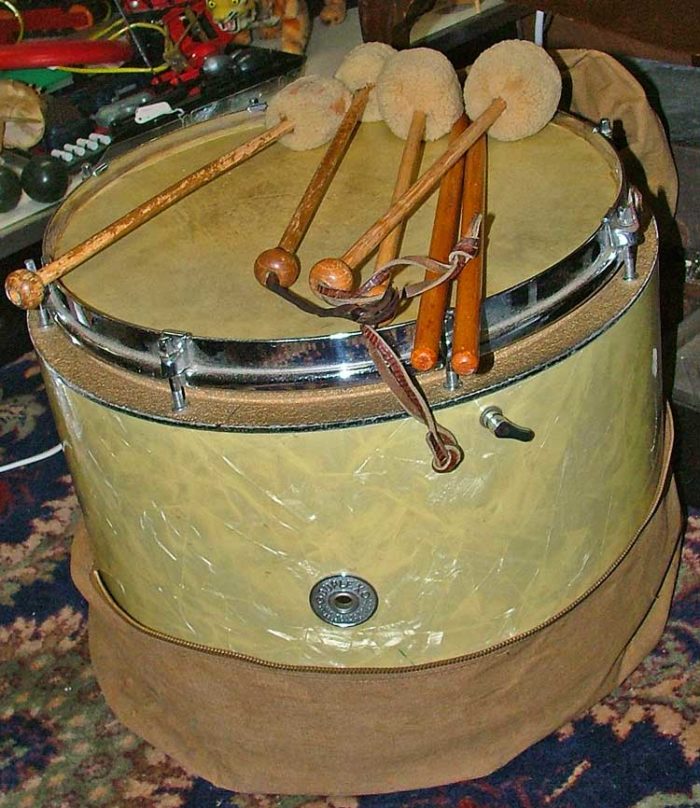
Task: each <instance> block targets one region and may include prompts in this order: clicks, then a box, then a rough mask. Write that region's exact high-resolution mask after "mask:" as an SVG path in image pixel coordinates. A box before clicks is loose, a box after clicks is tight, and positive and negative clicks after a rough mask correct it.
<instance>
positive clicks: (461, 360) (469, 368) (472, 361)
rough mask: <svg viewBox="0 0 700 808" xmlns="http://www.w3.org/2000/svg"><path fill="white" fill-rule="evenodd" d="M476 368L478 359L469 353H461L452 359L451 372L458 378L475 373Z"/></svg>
mask: <svg viewBox="0 0 700 808" xmlns="http://www.w3.org/2000/svg"><path fill="white" fill-rule="evenodd" d="M478 367H479V357H478V356H477V355H476V354H474V353H472V352H471V351H461V352H460V353H456V354H454V356H453V357H452V370H454V372H455V373H456V374H457V375H459V376H469V375H470V374H472V373H476V371H477V368H478Z"/></svg>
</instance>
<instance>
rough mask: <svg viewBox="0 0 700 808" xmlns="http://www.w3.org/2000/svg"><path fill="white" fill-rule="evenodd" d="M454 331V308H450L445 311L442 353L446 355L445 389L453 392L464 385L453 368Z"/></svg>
mask: <svg viewBox="0 0 700 808" xmlns="http://www.w3.org/2000/svg"><path fill="white" fill-rule="evenodd" d="M453 333H454V310H453V309H448V310H447V312H446V313H445V322H444V325H443V329H442V346H441V347H442V355H443V356H444V357H445V381H444V382H443V386H444V388H445V390H449V391H450V392H451V393H453V392H454V391H455V390H458V389H459V388H460V387H461V386H462V380H461V379H460V378H459V374H458V373H455V372H454V370H452V335H453Z"/></svg>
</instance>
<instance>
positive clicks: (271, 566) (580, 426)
mask: <svg viewBox="0 0 700 808" xmlns="http://www.w3.org/2000/svg"><path fill="white" fill-rule="evenodd" d="M646 252H647V253H648V254H649V253H650V254H651V258H652V261H653V254H654V253H653V245H652V244H651V243H649V244H648V246H647V248H646ZM649 278H651V281H650V282H648V283H646V281H648V280H649ZM646 281H644V282H643V281H642V280H640V281H637V282H634V283H636V284H637V286H638V291H639V294H638V296H637V297H635V298H634V300H633V301H632V303H631V304H630V305H628V307H627V308H626V310H624V311H622V312H618V313H617V314H616V315H615V316H614V317H613V319H612V320H611V321H610V322H609V323H608V326H607V327H606V328H605V330H604V333H600V334H596V335H589V339H588V342H587V344H584V345H581V346H580V347H579V348H578V349H577V350H574V351H573V352H571V353H569V354H568V355H563V356H561V358H560V360H559V361H558V362H555V363H554V364H552V365H551V366H549V367H546V366H543V367H541V368H540V369H539V370H538V371H537V372H534V373H532V374H531V375H529V376H527V377H526V378H523V379H522V380H520V381H518V382H516V383H513V384H510V385H507V386H505V387H503V388H502V389H500V390H498V391H496V392H484V394H483V395H477V396H475V397H473V398H470V399H468V400H466V401H462V402H459V403H457V404H455V405H453V406H450V407H446V408H444V409H442V410H440V412H439V418H440V421H441V423H443V424H444V425H445V426H447V427H448V428H450V429H452V430H453V431H454V432H455V433H457V434H458V435H459V437H460V441H461V443H462V445H463V448H464V450H465V460H464V461H463V463H462V465H461V466H460V467H459V468H458V470H457V471H455V472H453V473H451V474H449V475H445V476H441V475H437V474H435V473H434V472H432V471H431V469H430V463H429V458H428V454H427V452H426V449H425V446H424V444H423V434H422V430H421V429H420V428H419V427H418V425H417V424H416V423H415V422H413V421H411V420H409V419H405V418H404V419H398V420H387V421H383V422H378V423H365V424H362V425H358V426H353V427H348V428H345V429H337V428H336V429H323V428H319V429H317V430H306V431H292V432H274V431H270V432H260V433H254V432H251V431H241V432H236V431H218V430H199V429H192V428H189V427H185V426H172V425H168V424H162V423H157V422H154V421H151V420H148V419H145V418H139V417H136V416H134V415H132V414H129V413H125V412H120V411H117V410H115V409H113V408H112V407H110V406H109V405H108V404H105V403H104V402H98V401H94V400H91V397H88V396H85V395H83V394H81V393H80V392H78V391H76V390H74V389H72V385H70V384H66V383H65V381H64V380H63V379H62V378H61V375H60V374H59V373H58V372H57V371H56V370H55V369H53V368H51V367H49V368H48V369H47V382H48V385H49V388H50V390H51V391H52V397H53V400H54V407H55V410H56V411H57V412H58V413H59V422H60V424H61V431H62V435H63V437H64V440H65V441H66V450H67V454H68V458H69V462H70V464H71V469H72V471H73V474H74V476H75V480H76V486H77V490H78V495H79V498H80V501H81V505H82V508H83V512H84V514H85V519H86V524H87V528H88V532H89V534H90V536H91V540H92V544H93V552H94V555H95V563H96V568H97V569H98V570H99V572H100V574H101V575H102V578H103V581H104V583H105V585H106V587H107V589H108V590H109V591H110V592H111V594H112V596H113V597H114V598H115V599H116V601H117V602H118V603H119V605H120V606H121V607H122V608H123V609H124V610H125V611H126V612H127V613H128V614H130V615H131V616H132V617H133V618H134V619H135V620H137V621H138V622H139V623H141V624H143V625H145V626H147V627H148V628H150V629H152V630H155V631H157V632H160V633H162V634H163V635H166V636H170V637H174V638H176V639H179V640H181V641H185V642H190V643H196V644H199V645H201V646H203V647H209V648H215V649H223V650H225V651H229V652H233V653H237V654H242V655H245V656H249V657H254V658H258V659H261V660H264V661H266V662H270V663H275V664H282V665H291V666H307V665H313V666H346V667H360V668H363V667H389V668H392V667H401V666H411V665H421V664H426V663H434V662H436V661H440V660H445V659H453V658H456V657H460V656H462V655H465V654H470V653H475V652H479V651H481V650H483V649H485V648H488V647H489V646H492V645H494V644H497V643H499V642H501V641H503V640H506V639H508V638H510V637H513V636H516V635H519V634H522V633H524V632H527V631H529V630H531V629H533V628H535V627H536V626H537V625H539V624H541V623H542V622H544V621H546V620H547V619H549V618H550V617H551V616H552V615H554V614H557V613H559V612H560V611H561V610H562V609H565V608H567V607H568V606H569V605H570V604H571V603H572V602H573V601H574V600H575V599H576V598H577V597H579V596H580V595H581V594H583V593H584V592H585V591H586V590H587V589H588V588H590V586H592V585H593V584H594V582H595V581H596V580H598V579H599V578H600V577H601V576H602V575H603V574H604V573H605V571H606V569H608V568H609V567H610V565H611V564H612V563H613V561H614V559H615V558H617V557H618V556H619V554H620V552H621V551H622V548H623V547H625V546H626V544H627V543H628V541H629V537H630V535H632V534H633V533H634V531H635V530H637V528H638V526H639V524H640V522H641V520H642V519H643V517H644V514H645V513H646V512H647V511H648V508H649V506H650V502H651V499H652V497H653V492H654V490H655V488H656V486H657V484H658V479H659V474H660V453H661V451H662V448H663V445H664V438H663V419H662V417H661V412H662V411H661V406H662V405H661V391H660V383H661V380H660V368H659V353H658V317H657V313H656V312H657V284H656V280H655V274H654V273H651V272H649V273H646ZM611 283H613V284H618V285H619V286H620V287H621V288H623V287H625V286H626V285H629V282H626V281H623V280H622V279H621V278H619V277H618V278H616V279H615V280H614V281H613V282H611ZM644 283H646V286H645V285H644ZM600 305H601V301H595V300H594V301H590V302H589V303H588V304H586V306H587V307H588V308H589V309H592V308H595V307H596V306H598V307H599V306H600ZM586 306H584V307H582V308H581V309H580V310H578V311H577V312H576V314H575V316H574V317H573V318H572V319H575V320H578V321H579V322H581V321H583V322H585V321H586V319H587V311H586ZM570 326H571V324H570V323H569V322H567V321H566V320H565V321H563V322H562V323H560V324H559V325H558V326H557V327H556V328H555V329H553V330H552V331H551V333H550V336H549V338H550V339H554V340H555V341H561V342H562V343H563V342H564V341H565V337H564V335H566V334H567V333H568V330H569V328H570ZM37 336H38V339H37V344H38V345H39V346H41V343H42V335H37ZM43 336H47V335H43ZM540 336H542V335H540ZM591 337H594V338H591ZM65 347H67V348H68V350H69V351H73V352H74V351H80V350H81V349H79V348H76V347H75V346H74V345H72V344H71V345H70V347H68V346H65ZM531 347H532V343H529V342H528V341H527V340H525V341H523V342H522V343H520V344H518V348H517V350H518V351H520V352H522V351H527V350H528V349H529V348H531ZM64 359H65V357H64ZM504 361H505V360H504ZM71 362H72V363H79V362H80V359H79V358H77V357H73V358H72V360H71ZM377 386H378V385H377ZM290 395H292V394H290ZM283 398H284V394H274V395H271V396H270V401H269V407H274V406H280V401H281V400H282V399H283ZM362 398H363V393H362V391H355V392H354V393H353V392H351V391H346V393H345V395H344V396H343V406H344V407H345V408H346V410H347V413H348V416H351V414H352V412H353V409H354V406H355V400H356V399H359V400H361V399H362ZM492 405H495V406H499V407H500V408H501V409H502V410H503V411H504V412H505V413H506V414H507V415H508V417H510V418H511V419H512V420H513V421H515V422H517V423H522V424H524V425H526V426H529V427H531V428H532V429H533V430H534V431H535V435H536V437H535V440H534V441H533V442H532V443H530V444H522V443H518V442H516V441H500V440H497V439H496V438H495V437H494V436H493V435H492V434H491V433H490V432H488V431H487V430H486V429H485V428H483V427H482V426H480V424H479V416H480V413H481V412H482V411H483V410H484V409H485V408H487V407H489V406H492ZM319 426H320V427H322V426H323V425H322V424H321V425H319ZM338 573H350V574H353V575H357V576H359V577H362V578H364V579H366V580H368V581H369V582H370V583H371V584H372V585H373V586H374V587H375V588H376V589H377V591H378V594H379V602H380V607H379V609H378V611H377V613H376V615H375V616H374V617H373V618H372V620H371V621H369V622H367V623H366V624H364V625H360V626H356V627H352V628H336V627H333V626H327V625H325V624H324V623H322V622H321V621H320V620H319V618H317V617H316V615H315V614H314V613H313V612H312V611H311V609H310V607H309V593H310V590H311V588H312V586H313V585H314V584H315V583H316V582H317V581H318V580H320V579H322V578H324V577H326V576H328V575H335V574H338Z"/></svg>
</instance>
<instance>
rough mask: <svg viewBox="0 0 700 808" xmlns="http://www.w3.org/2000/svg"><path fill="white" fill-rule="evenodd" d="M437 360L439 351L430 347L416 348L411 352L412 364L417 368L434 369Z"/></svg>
mask: <svg viewBox="0 0 700 808" xmlns="http://www.w3.org/2000/svg"><path fill="white" fill-rule="evenodd" d="M437 360H438V355H437V352H436V351H433V350H432V349H430V348H414V349H413V351H412V352H411V365H412V367H413V368H415V370H423V371H425V370H432V369H433V368H434V367H435V365H436V364H437Z"/></svg>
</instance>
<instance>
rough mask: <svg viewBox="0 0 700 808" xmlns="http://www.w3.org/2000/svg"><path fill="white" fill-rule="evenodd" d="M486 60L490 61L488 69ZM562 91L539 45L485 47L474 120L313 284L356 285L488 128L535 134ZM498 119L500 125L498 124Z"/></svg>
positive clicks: (497, 133)
mask: <svg viewBox="0 0 700 808" xmlns="http://www.w3.org/2000/svg"><path fill="white" fill-rule="evenodd" d="M494 52H495V56H494ZM489 54H490V55H489ZM482 60H486V66H485V68H483V69H482V67H480V62H481V61H482ZM477 68H478V69H477ZM560 95H561V76H560V74H559V70H558V69H557V67H556V65H555V64H554V62H553V61H552V60H551V59H550V57H549V56H548V55H547V54H546V53H545V52H544V51H543V50H542V49H541V48H539V47H538V46H537V45H534V44H533V43H531V42H525V41H520V40H510V41H507V42H501V43H498V44H497V45H494V46H493V47H492V48H489V49H488V50H487V51H485V52H484V53H483V54H482V55H481V56H480V57H479V58H478V59H477V60H476V62H475V63H474V66H473V67H472V70H471V72H470V75H469V77H468V79H467V83H466V85H465V102H466V103H465V105H466V110H467V114H468V115H469V116H470V117H471V118H472V119H473V123H472V124H471V125H470V126H469V127H468V128H467V129H466V130H465V131H464V132H463V133H462V135H460V136H459V137H458V138H457V139H456V140H455V141H454V142H453V143H451V144H450V145H449V146H448V147H447V149H446V151H445V152H444V153H443V155H442V156H441V157H439V158H438V159H437V160H436V161H435V162H434V163H433V164H432V165H431V166H430V168H428V170H427V171H425V172H424V173H423V174H422V176H421V177H420V178H419V179H418V180H417V181H416V182H415V183H414V184H413V185H412V186H411V187H410V188H409V189H408V191H406V193H405V194H403V195H402V196H401V198H400V199H398V200H397V201H396V202H395V203H394V204H393V205H392V206H391V207H390V208H389V210H388V211H387V212H386V213H385V214H384V215H383V216H382V217H381V218H380V219H378V220H377V221H376V222H375V223H374V224H373V225H372V226H371V227H370V228H369V230H367V231H366V232H365V233H364V234H363V235H362V236H360V238H359V239H358V240H357V241H356V242H355V243H354V244H353V245H352V246H351V247H350V248H349V249H348V250H347V251H346V252H345V253H344V254H343V255H342V256H341V257H340V258H324V259H322V260H321V261H319V262H317V263H316V264H315V265H314V266H313V267H312V269H311V273H310V284H311V288H312V289H313V290H314V291H317V290H318V287H319V286H325V287H328V288H331V289H340V290H344V291H349V290H351V289H353V288H354V285H355V283H354V275H353V273H354V270H355V269H356V268H357V267H358V266H359V265H360V264H361V263H362V262H363V261H364V260H366V259H367V257H368V256H369V255H370V253H371V252H372V250H374V249H375V248H376V247H377V245H378V244H379V243H380V242H381V240H382V239H383V238H384V237H385V236H386V234H387V233H389V232H390V231H391V230H393V228H394V227H396V225H397V224H399V223H400V222H402V221H404V219H406V218H407V217H408V216H409V215H410V214H411V213H412V212H413V211H414V210H415V209H416V208H417V207H418V206H419V205H420V204H421V203H422V202H423V201H424V200H425V199H426V197H427V196H428V195H429V194H430V193H431V191H432V190H433V189H434V188H435V186H436V185H437V184H438V183H439V182H440V180H441V178H442V176H443V175H444V174H445V172H446V171H448V170H449V169H450V168H451V167H452V166H453V165H454V164H455V163H456V162H457V161H458V160H459V159H460V158H461V157H462V155H463V154H464V153H465V152H466V151H467V149H469V148H470V146H472V145H473V144H474V143H475V142H476V141H477V140H478V139H479V137H481V135H482V134H484V133H485V132H487V131H489V132H490V133H491V134H492V135H493V136H494V137H496V138H500V139H503V140H516V139H518V138H524V137H528V136H529V135H532V134H535V132H538V131H539V130H540V129H542V128H543V127H544V126H545V125H546V123H547V122H548V121H549V120H550V119H551V118H552V116H553V115H554V112H555V111H556V107H557V104H558V102H559V97H560ZM496 123H499V124H500V125H499V126H498V127H496V126H495V124H496Z"/></svg>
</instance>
